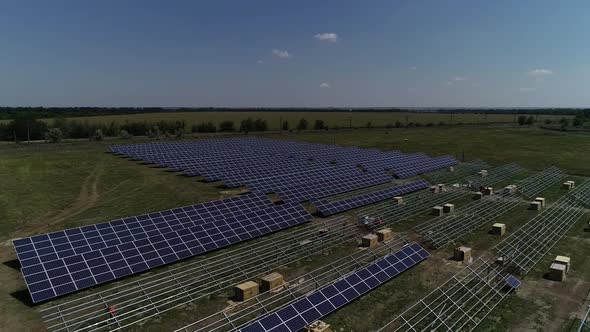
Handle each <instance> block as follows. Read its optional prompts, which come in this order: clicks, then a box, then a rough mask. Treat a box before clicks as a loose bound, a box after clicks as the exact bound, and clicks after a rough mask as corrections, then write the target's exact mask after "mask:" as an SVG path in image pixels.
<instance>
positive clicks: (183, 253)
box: [21, 203, 312, 303]
mask: <svg viewBox="0 0 590 332" xmlns="http://www.w3.org/2000/svg"><path fill="white" fill-rule="evenodd" d="M244 217H247V218H249V219H248V221H249V223H244V220H242V221H240V220H236V219H234V218H229V219H228V220H223V221H217V222H213V223H208V224H204V225H197V226H194V227H191V228H189V229H182V230H179V231H171V232H168V233H165V234H162V235H158V236H155V237H151V238H148V239H141V240H136V241H132V242H128V243H123V244H120V245H116V246H111V247H107V248H103V249H100V250H94V251H90V252H86V253H84V254H79V255H74V256H69V257H66V258H57V259H55V260H53V261H49V262H45V263H43V262H40V261H39V263H38V264H35V265H31V266H28V267H23V268H22V271H21V272H22V273H23V275H24V277H25V281H26V283H27V286H28V287H29V291H30V293H31V297H32V299H33V302H35V303H38V302H41V301H44V300H47V299H50V298H53V297H56V296H60V295H64V294H67V293H71V292H74V291H77V290H80V289H84V288H87V287H91V286H94V285H97V284H102V283H105V282H108V281H111V280H116V279H119V278H122V277H124V276H127V275H131V274H135V273H139V272H143V271H146V270H149V269H151V268H154V267H158V266H162V265H165V264H169V263H173V262H176V261H178V260H182V259H185V258H189V257H192V256H195V255H199V254H202V253H205V252H209V251H212V250H216V249H219V248H223V247H226V246H228V245H230V244H233V243H237V242H241V241H245V240H249V239H252V238H256V237H259V236H262V235H265V234H268V233H271V232H274V231H277V230H280V229H284V228H287V227H291V226H294V225H297V224H301V223H304V222H307V221H309V220H311V219H312V216H311V215H310V214H309V213H308V212H307V211H306V210H305V209H304V208H303V207H302V206H301V205H299V204H296V203H287V204H283V205H277V206H273V207H271V208H270V209H265V210H260V211H256V212H255V213H253V214H252V215H248V216H246V215H244ZM250 221H251V222H250ZM224 226H227V227H225V228H224ZM221 229H225V230H226V231H228V232H230V235H229V236H228V235H224V234H223V233H222V231H221ZM64 267H65V269H64ZM53 270H58V271H59V273H54V274H53V275H52V276H50V275H49V271H53Z"/></svg>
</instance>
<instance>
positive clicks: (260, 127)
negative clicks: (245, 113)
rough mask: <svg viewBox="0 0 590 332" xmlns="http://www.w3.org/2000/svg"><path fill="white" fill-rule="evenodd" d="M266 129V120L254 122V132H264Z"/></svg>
mask: <svg viewBox="0 0 590 332" xmlns="http://www.w3.org/2000/svg"><path fill="white" fill-rule="evenodd" d="M267 127H268V126H267V124H266V120H262V119H260V118H258V119H256V121H254V131H266V128H267Z"/></svg>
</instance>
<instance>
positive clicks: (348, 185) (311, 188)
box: [277, 172, 391, 202]
mask: <svg viewBox="0 0 590 332" xmlns="http://www.w3.org/2000/svg"><path fill="white" fill-rule="evenodd" d="M390 181H391V177H390V176H389V175H387V174H385V173H382V172H368V173H365V174H362V175H352V176H343V177H338V178H332V179H326V180H320V181H317V182H311V183H303V184H297V185H294V186H286V187H281V188H278V189H277V194H278V195H279V196H280V197H281V198H282V199H283V200H286V201H290V200H292V201H297V202H303V201H307V200H310V199H312V198H323V197H327V196H331V195H335V194H338V193H341V192H342V191H353V190H356V189H361V188H366V187H368V186H376V185H380V184H384V183H387V182H390Z"/></svg>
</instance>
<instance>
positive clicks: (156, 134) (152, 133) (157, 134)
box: [146, 126, 161, 139]
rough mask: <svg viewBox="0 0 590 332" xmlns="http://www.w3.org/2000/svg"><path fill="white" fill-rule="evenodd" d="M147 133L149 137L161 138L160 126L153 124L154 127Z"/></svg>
mask: <svg viewBox="0 0 590 332" xmlns="http://www.w3.org/2000/svg"><path fill="white" fill-rule="evenodd" d="M146 135H147V136H148V137H149V138H156V139H159V138H160V135H161V132H160V128H159V127H158V126H153V127H152V129H150V130H148V132H147V133H146Z"/></svg>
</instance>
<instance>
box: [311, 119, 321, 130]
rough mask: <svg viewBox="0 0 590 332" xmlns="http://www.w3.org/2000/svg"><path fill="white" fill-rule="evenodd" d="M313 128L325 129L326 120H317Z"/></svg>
mask: <svg viewBox="0 0 590 332" xmlns="http://www.w3.org/2000/svg"><path fill="white" fill-rule="evenodd" d="M313 129H315V130H321V129H324V120H315V124H314V125H313Z"/></svg>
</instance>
